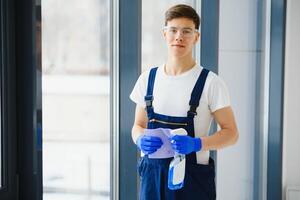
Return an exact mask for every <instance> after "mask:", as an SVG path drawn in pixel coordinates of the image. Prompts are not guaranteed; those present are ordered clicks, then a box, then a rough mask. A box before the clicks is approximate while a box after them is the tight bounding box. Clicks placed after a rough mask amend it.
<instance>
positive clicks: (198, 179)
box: [130, 4, 238, 200]
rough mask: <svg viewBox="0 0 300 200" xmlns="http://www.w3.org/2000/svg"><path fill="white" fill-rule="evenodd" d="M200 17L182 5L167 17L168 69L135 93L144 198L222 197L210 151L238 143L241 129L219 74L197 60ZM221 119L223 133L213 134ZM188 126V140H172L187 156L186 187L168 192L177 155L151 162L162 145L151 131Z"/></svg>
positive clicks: (145, 79)
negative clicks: (218, 194)
mask: <svg viewBox="0 0 300 200" xmlns="http://www.w3.org/2000/svg"><path fill="white" fill-rule="evenodd" d="M199 25H200V18H199V16H198V14H197V13H196V11H195V10H194V9H193V8H192V7H190V6H188V5H182V4H180V5H176V6H173V7H171V8H169V9H168V10H167V11H166V14H165V28H164V30H163V36H164V38H165V41H166V44H167V47H168V58H167V61H166V63H165V64H164V65H162V66H160V67H158V68H152V69H150V70H148V71H145V72H144V73H142V74H141V75H140V77H139V79H138V81H137V83H136V85H135V87H134V89H133V91H132V93H131V95H130V98H131V99H132V100H133V101H134V102H135V103H136V104H137V106H136V112H135V121H134V125H133V128H132V139H133V141H134V142H135V143H136V145H137V146H138V148H139V149H140V150H141V151H142V156H143V157H142V158H141V161H140V162H139V166H138V170H139V174H140V178H141V188H140V189H141V190H140V199H142V200H164V199H166V200H173V199H176V200H183V199H184V200H193V199H201V200H213V199H216V191H215V182H214V179H215V167H214V161H213V160H212V159H211V158H210V157H209V150H217V149H221V148H224V147H226V146H229V145H233V144H235V143H236V141H237V139H238V130H237V126H236V123H235V119H234V115H233V111H232V109H231V107H230V99H229V94H228V91H227V87H226V85H225V84H224V82H223V81H222V79H220V77H218V76H217V75H216V74H215V73H213V72H210V71H208V70H206V69H205V68H203V67H201V66H199V65H198V64H197V63H196V61H195V60H194V58H193V57H192V50H193V47H194V45H195V44H196V43H197V42H198V40H199V37H200V33H199V31H198V29H199ZM213 118H214V119H215V120H216V122H217V123H218V124H219V126H220V130H219V131H218V132H216V133H215V134H213V135H211V136H208V135H207V134H208V131H209V128H210V125H211V122H212V119H213ZM158 128H166V129H177V128H183V129H185V130H186V131H187V133H188V135H187V136H182V135H176V136H173V137H172V138H171V139H172V141H171V143H172V148H173V149H174V150H175V151H176V152H177V153H180V154H185V155H186V167H185V178H184V186H183V188H181V189H178V190H170V189H169V188H168V170H169V164H170V161H171V160H172V158H173V157H171V158H170V157H166V158H149V155H151V154H153V153H154V152H156V151H157V150H158V149H159V148H161V147H162V145H164V144H163V142H162V140H161V138H160V137H156V136H155V135H152V136H149V135H145V134H144V133H145V130H146V129H152V130H154V131H155V130H157V131H159V130H161V129H158Z"/></svg>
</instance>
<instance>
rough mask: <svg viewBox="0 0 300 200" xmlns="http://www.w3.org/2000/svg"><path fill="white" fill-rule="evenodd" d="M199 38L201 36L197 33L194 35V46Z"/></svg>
mask: <svg viewBox="0 0 300 200" xmlns="http://www.w3.org/2000/svg"><path fill="white" fill-rule="evenodd" d="M200 36H201V35H200V33H199V32H197V33H196V35H195V37H196V39H195V43H194V44H196V43H197V42H198V41H199V40H200Z"/></svg>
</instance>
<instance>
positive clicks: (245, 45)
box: [217, 0, 260, 200]
mask: <svg viewBox="0 0 300 200" xmlns="http://www.w3.org/2000/svg"><path fill="white" fill-rule="evenodd" d="M256 35H257V2H256V1H253V0H243V1H240V0H226V1H220V32H219V39H220V44H219V45H220V46H219V48H220V49H219V75H220V76H221V77H222V78H223V79H224V80H225V82H226V83H227V85H228V88H229V91H230V94H231V103H232V107H233V109H234V114H235V117H236V121H237V124H238V129H239V132H240V137H239V141H238V143H237V144H236V145H235V146H232V147H229V148H226V149H224V150H220V151H218V154H217V162H218V163H217V199H219V200H223V199H230V200H246V199H250V200H252V199H253V198H254V197H253V195H254V194H253V192H254V147H255V98H256V97H255V95H256V91H255V84H256V66H257V64H256V60H257V56H259V53H260V51H259V49H258V48H257V45H256V44H257V36H256Z"/></svg>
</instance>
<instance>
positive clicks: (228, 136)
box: [201, 106, 239, 151]
mask: <svg viewBox="0 0 300 200" xmlns="http://www.w3.org/2000/svg"><path fill="white" fill-rule="evenodd" d="M213 116H214V119H215V120H216V122H217V123H218V124H219V126H220V127H221V130H220V131H217V132H216V133H214V134H213V135H211V136H205V137H201V140H202V150H204V151H207V150H217V149H221V148H224V147H226V146H230V145H233V144H235V143H236V142H237V140H238V137H239V134H238V130H237V126H236V123H235V119H234V115H233V111H232V109H231V107H230V106H229V107H225V108H222V109H219V110H217V111H215V112H214V113H213Z"/></svg>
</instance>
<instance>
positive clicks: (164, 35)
mask: <svg viewBox="0 0 300 200" xmlns="http://www.w3.org/2000/svg"><path fill="white" fill-rule="evenodd" d="M162 34H163V37H164V39H165V40H166V39H167V38H166V31H165V30H162Z"/></svg>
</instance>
